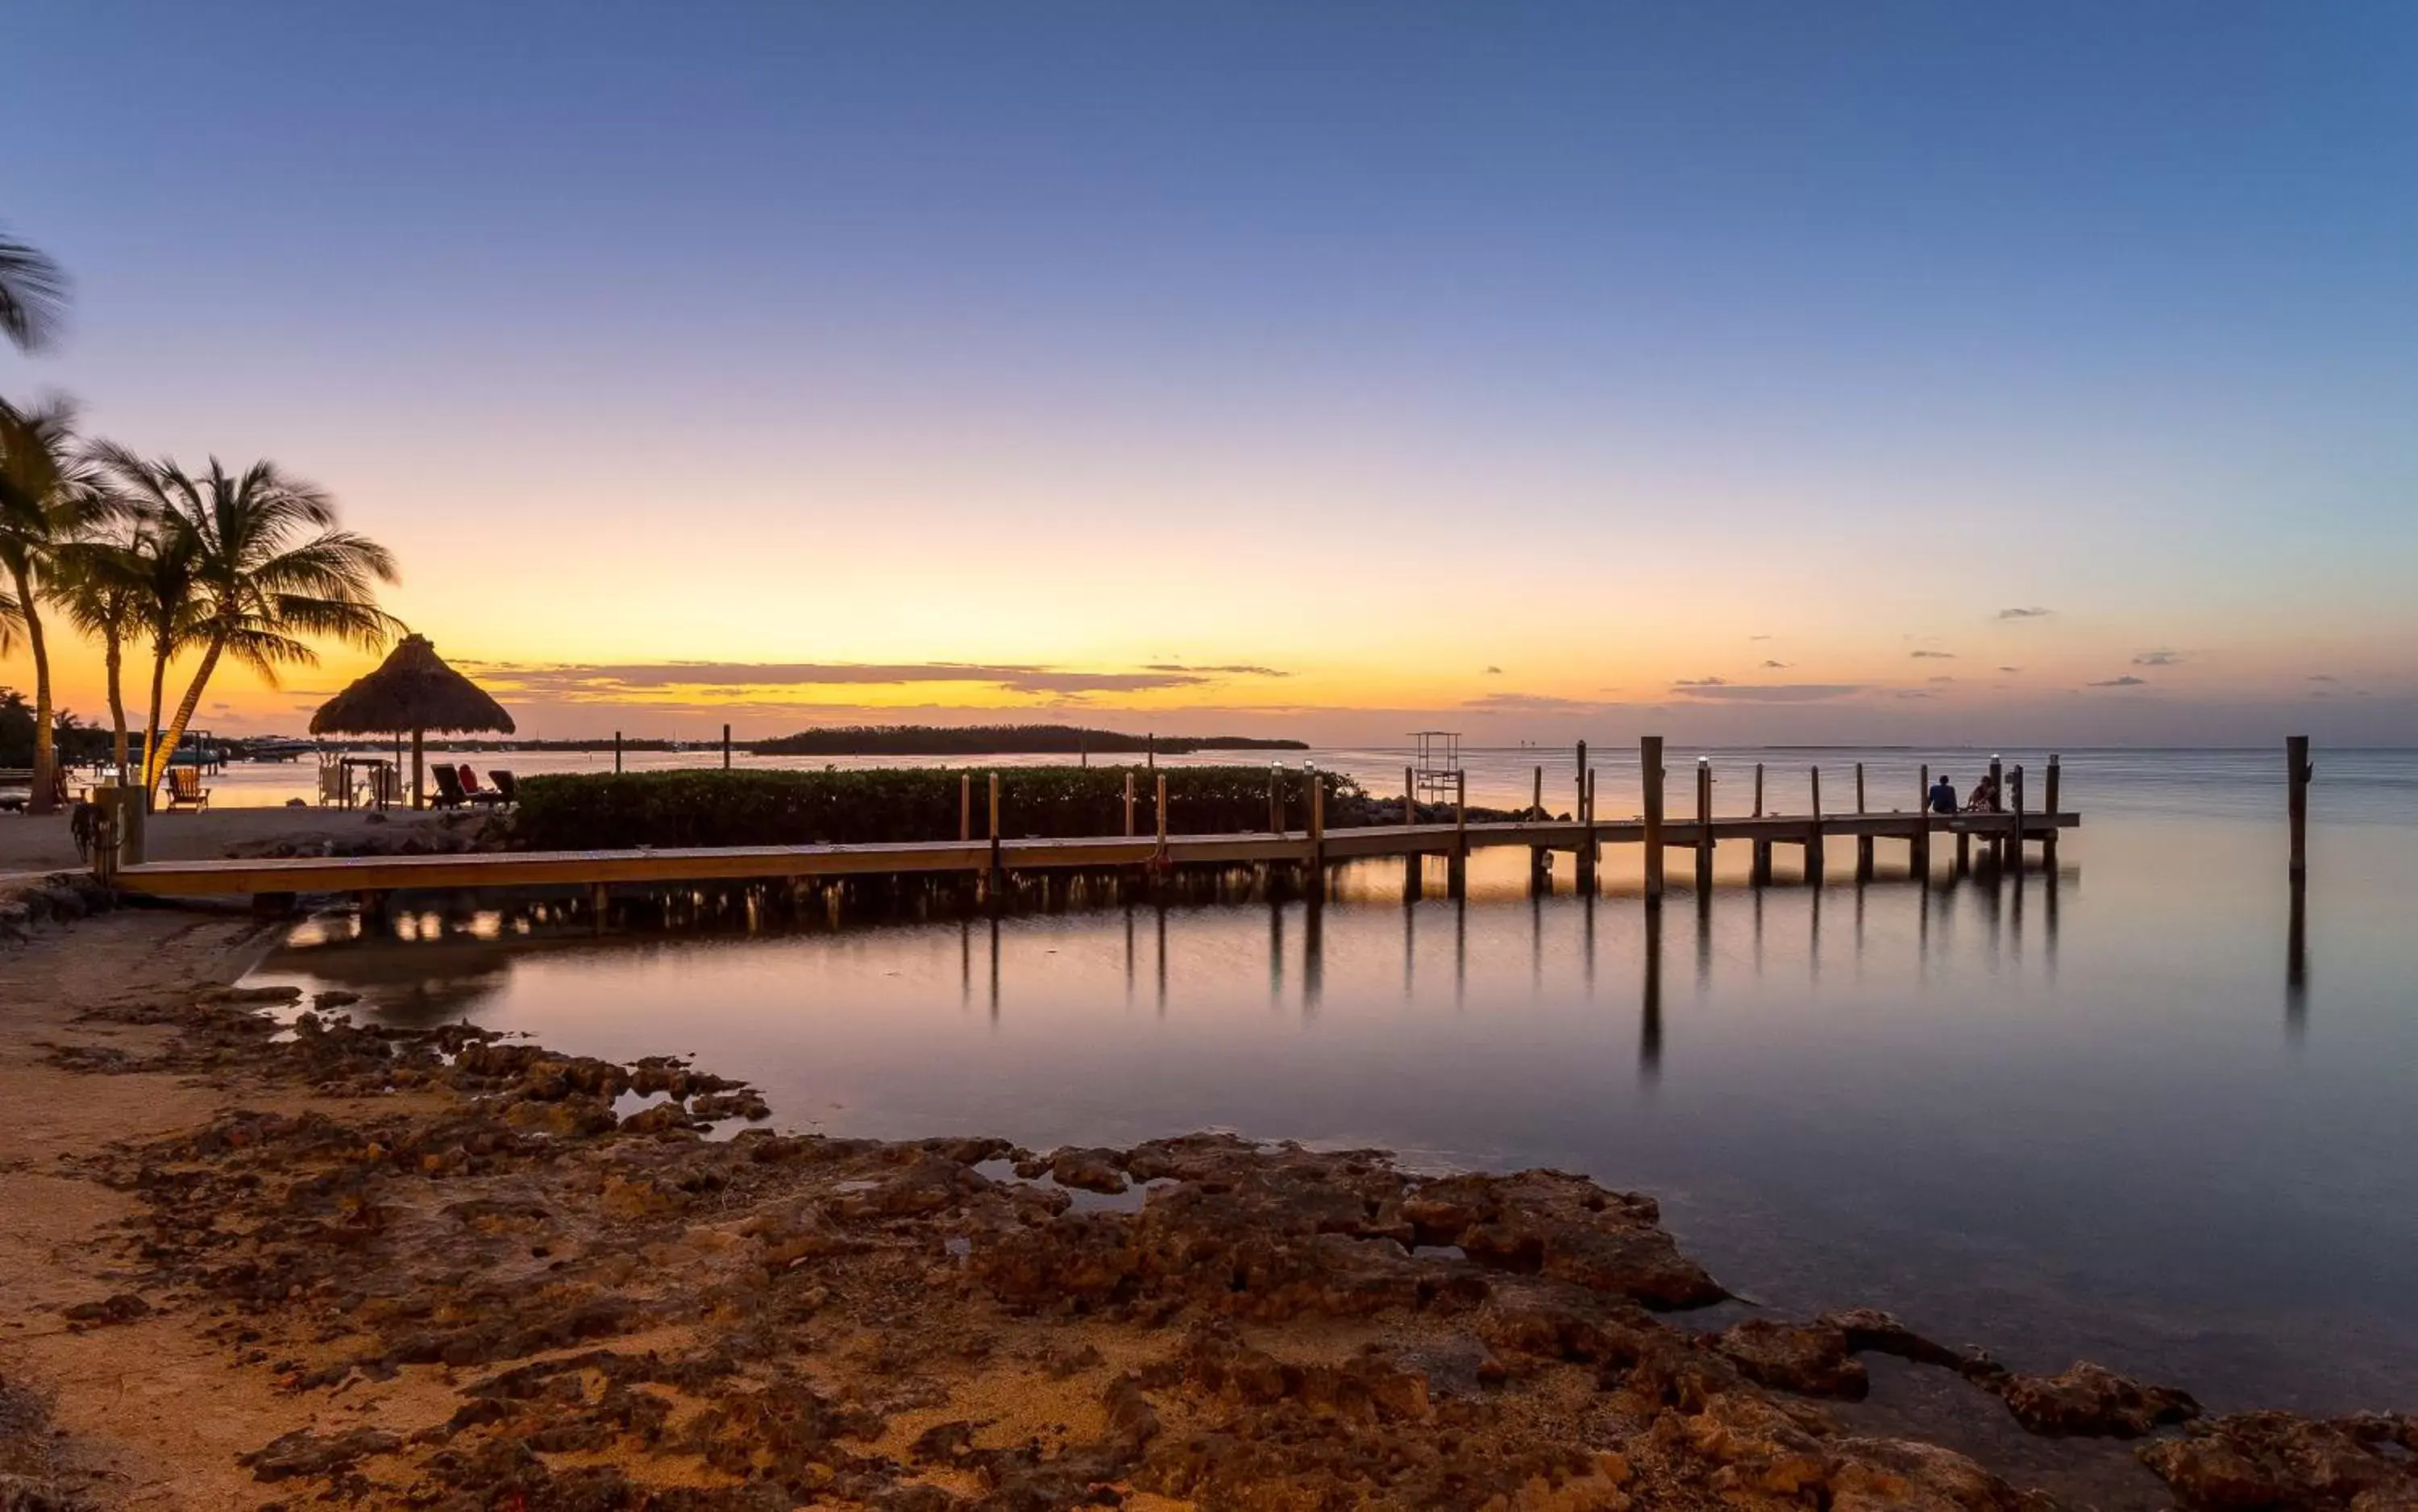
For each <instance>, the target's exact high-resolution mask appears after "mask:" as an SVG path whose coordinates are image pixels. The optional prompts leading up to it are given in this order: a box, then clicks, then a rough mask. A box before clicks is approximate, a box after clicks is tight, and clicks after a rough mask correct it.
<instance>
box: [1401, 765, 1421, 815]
mask: <svg viewBox="0 0 2418 1512" xmlns="http://www.w3.org/2000/svg"><path fill="white" fill-rule="evenodd" d="M1418 822H1419V785H1418V779H1417V778H1416V777H1414V776H1413V775H1412V774H1411V769H1410V768H1408V767H1404V768H1403V769H1402V824H1403V827H1404V828H1408V827H1409V826H1411V825H1414V824H1416V823H1418Z"/></svg>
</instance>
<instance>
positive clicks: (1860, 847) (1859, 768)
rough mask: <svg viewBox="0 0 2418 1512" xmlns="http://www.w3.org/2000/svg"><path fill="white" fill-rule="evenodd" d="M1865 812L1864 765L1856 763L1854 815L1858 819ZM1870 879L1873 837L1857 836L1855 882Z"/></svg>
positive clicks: (1871, 877) (1871, 873)
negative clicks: (1855, 814)
mask: <svg viewBox="0 0 2418 1512" xmlns="http://www.w3.org/2000/svg"><path fill="white" fill-rule="evenodd" d="M1866 812H1867V811H1866V809H1865V808H1864V764H1863V763H1862V762H1860V761H1859V762H1857V763H1856V813H1857V815H1858V816H1859V817H1861V816H1862V815H1863V814H1864V813H1866ZM1872 879H1873V837H1872V836H1871V835H1868V834H1859V835H1858V836H1856V880H1857V881H1859V882H1869V881H1871V880H1872Z"/></svg>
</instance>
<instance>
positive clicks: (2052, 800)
mask: <svg viewBox="0 0 2418 1512" xmlns="http://www.w3.org/2000/svg"><path fill="white" fill-rule="evenodd" d="M2057 764H2058V763H2057V754H2056V753H2055V752H2051V753H2049V758H2048V781H2047V783H2046V784H2045V790H2044V791H2043V793H2042V794H2041V812H2042V813H2043V814H2046V815H2047V816H2048V834H2047V836H2046V837H2045V838H2043V840H2042V841H2041V864H2042V866H2043V867H2044V868H2045V869H2047V870H2049V871H2052V872H2054V871H2055V870H2057V815H2058V807H2057Z"/></svg>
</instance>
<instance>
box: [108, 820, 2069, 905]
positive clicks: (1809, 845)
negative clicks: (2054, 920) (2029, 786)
mask: <svg viewBox="0 0 2418 1512" xmlns="http://www.w3.org/2000/svg"><path fill="white" fill-rule="evenodd" d="M2081 822H2082V819H2081V816H2079V815H2077V814H2071V813H2059V814H2015V813H2003V814H1956V815H1946V814H1909V813H1886V814H1833V815H1822V816H1819V817H1815V816H1812V815H1796V816H1784V815H1766V816H1762V817H1737V818H1713V819H1711V820H1709V821H1706V820H1698V819H1670V820H1661V819H1658V818H1633V819H1615V820H1609V821H1599V822H1595V823H1586V822H1583V821H1579V820H1571V819H1563V820H1532V821H1519V822H1509V823H1490V824H1466V825H1464V824H1415V825H1402V824H1393V825H1370V826H1367V827H1355V828H1351V829H1339V830H1330V831H1324V832H1300V831H1293V832H1280V833H1267V832H1260V833H1244V834H1171V835H1167V836H1165V837H1163V838H1162V837H1160V836H1158V835H1155V834H1142V835H1102V836H1090V837H1083V838H1076V839H1001V840H998V841H991V840H985V839H972V840H940V841H920V840H918V841H899V842H891V843H884V844H878V845H845V846H842V845H832V846H741V847H722V848H696V849H660V850H659V849H644V848H642V849H635V850H531V851H501V852H483V853H472V854H464V855H445V856H362V857H327V858H315V857H298V858H293V859H277V860H257V861H155V862H145V863H136V864H130V865H123V866H118V867H115V868H114V869H113V871H112V872H111V874H110V880H112V881H113V882H114V883H115V885H116V886H118V887H120V888H122V889H125V890H126V891H129V892H132V893H146V894H150V895H152V896H157V897H202V896H211V895H218V896H229V895H242V894H247V893H249V894H253V895H255V896H287V895H292V894H296V893H397V892H411V891H425V890H432V889H434V890H454V889H462V888H515V887H553V888H559V887H566V886H573V887H589V888H596V887H606V886H616V885H635V884H648V883H656V884H671V883H686V882H742V881H762V880H773V879H786V878H801V879H812V878H846V877H857V876H866V875H889V874H932V873H966V874H972V875H974V876H976V877H981V876H987V875H993V874H996V873H1014V872H1031V871H1044V870H1060V869H1091V870H1097V869H1106V868H1114V867H1150V866H1252V865H1261V864H1278V865H1293V866H1302V867H1308V868H1311V869H1313V870H1314V871H1323V869H1324V867H1325V866H1328V865H1332V864H1335V863H1342V862H1351V861H1369V860H1375V859H1382V858H1386V857H1393V858H1404V859H1407V858H1415V857H1421V856H1444V857H1446V858H1449V859H1453V860H1456V861H1457V860H1458V859H1459V858H1461V857H1463V856H1466V855H1467V854H1469V853H1470V852H1472V851H1477V850H1484V849H1498V848H1525V849H1527V850H1529V851H1530V852H1531V853H1532V854H1533V855H1536V856H1538V857H1541V856H1543V855H1545V854H1548V853H1550V852H1553V851H1557V850H1558V851H1569V852H1573V853H1575V854H1576V855H1577V856H1578V858H1579V863H1580V871H1581V875H1582V877H1583V878H1584V877H1587V876H1589V875H1591V873H1592V872H1593V870H1594V865H1595V858H1596V855H1597V854H1598V853H1599V849H1600V848H1601V847H1604V846H1622V845H1635V846H1646V845H1647V841H1648V835H1649V833H1650V832H1654V831H1658V830H1659V832H1660V836H1659V840H1660V843H1659V845H1657V846H1651V847H1649V848H1648V854H1649V860H1648V864H1647V883H1648V891H1649V892H1659V891H1660V872H1661V867H1660V864H1659V863H1660V855H1659V852H1660V851H1662V850H1668V849H1671V848H1679V849H1684V850H1689V851H1692V852H1694V853H1695V857H1696V863H1697V866H1698V875H1699V878H1700V880H1702V879H1706V878H1709V877H1710V867H1711V857H1712V847H1711V843H1712V842H1720V841H1744V842H1749V843H1751V844H1752V845H1753V846H1754V853H1755V863H1756V879H1757V880H1758V881H1764V880H1768V879H1769V849H1770V848H1771V847H1772V846H1774V845H1794V846H1801V847H1803V848H1804V849H1805V851H1806V859H1807V871H1808V873H1809V875H1818V873H1819V871H1820V869H1821V858H1822V853H1823V843H1824V842H1825V841H1826V840H1833V839H1836V840H1845V841H1853V842H1856V843H1858V863H1859V872H1860V873H1863V874H1866V875H1868V874H1869V873H1870V870H1871V857H1872V843H1873V842H1875V841H1879V840H1894V841H1901V842H1904V843H1905V845H1906V846H1907V848H1908V851H1909V857H1910V860H1912V861H1913V862H1914V863H1915V864H1917V865H1918V866H1927V864H1928V859H1929V855H1930V846H1931V841H1932V837H1933V836H1935V835H1945V836H1950V837H1952V838H1953V839H1954V841H1955V842H1956V843H1957V845H1958V847H1959V849H1960V852H1962V851H1963V850H1964V849H1965V848H1967V847H1969V845H1970V844H1971V843H1972V842H1973V841H1975V840H1977V839H1978V840H1980V841H1981V842H1982V843H1983V844H1984V845H1986V846H1997V847H2002V848H2006V849H2007V850H2008V851H2009V852H2010V853H2011V854H2012V858H2013V863H2014V864H2015V865H2017V866H2018V867H2020V865H2021V864H2022V854H2023V846H2024V845H2025V844H2026V843H2027V842H2039V843H2042V844H2043V845H2045V846H2047V847H2050V848H2054V846H2055V845H2056V842H2057V836H2058V832H2060V831H2062V830H2068V829H2072V828H2074V827H2075V826H2077V825H2079V824H2080V823H2081ZM1460 869H1461V868H1459V867H1458V866H1455V867H1454V868H1453V870H1454V871H1455V873H1458V872H1459V871H1460Z"/></svg>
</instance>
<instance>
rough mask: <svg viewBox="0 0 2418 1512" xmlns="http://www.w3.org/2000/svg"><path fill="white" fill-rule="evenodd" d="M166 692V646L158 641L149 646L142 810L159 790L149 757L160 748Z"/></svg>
mask: <svg viewBox="0 0 2418 1512" xmlns="http://www.w3.org/2000/svg"><path fill="white" fill-rule="evenodd" d="M167 692H168V648H167V647H166V646H165V645H162V644H161V643H160V642H158V641H154V642H153V643H152V646H151V722H150V723H149V724H147V725H144V726H143V812H144V813H145V814H148V813H150V812H151V795H152V794H154V793H156V792H158V791H159V790H160V779H159V778H157V777H155V776H153V775H152V774H151V758H152V756H155V755H157V754H158V753H159V750H160V701H161V699H162V698H163V697H165V696H166V695H167Z"/></svg>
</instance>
